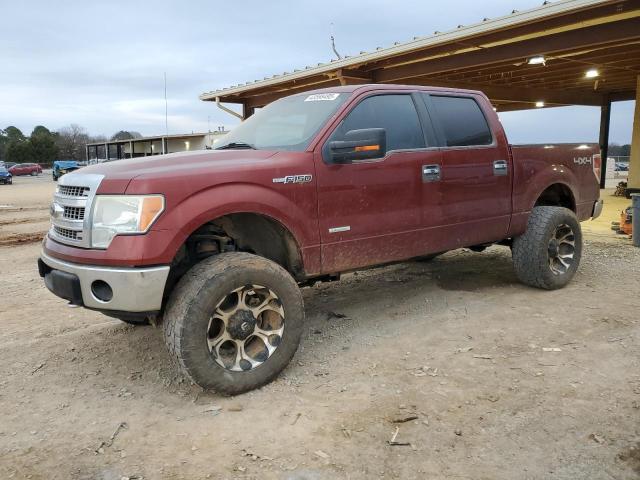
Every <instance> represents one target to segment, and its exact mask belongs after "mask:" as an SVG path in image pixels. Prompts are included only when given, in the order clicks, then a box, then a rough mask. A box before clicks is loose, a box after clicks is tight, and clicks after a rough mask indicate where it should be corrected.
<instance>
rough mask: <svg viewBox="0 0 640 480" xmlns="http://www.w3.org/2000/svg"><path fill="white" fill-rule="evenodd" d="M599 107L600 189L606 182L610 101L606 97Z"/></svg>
mask: <svg viewBox="0 0 640 480" xmlns="http://www.w3.org/2000/svg"><path fill="white" fill-rule="evenodd" d="M603 100H604V101H603V103H602V106H601V107H600V158H601V162H600V188H604V186H605V183H606V181H607V156H608V155H609V126H610V124H611V100H610V99H609V97H608V96H605V97H604V99H603Z"/></svg>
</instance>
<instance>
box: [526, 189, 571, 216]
mask: <svg viewBox="0 0 640 480" xmlns="http://www.w3.org/2000/svg"><path fill="white" fill-rule="evenodd" d="M542 206H546V207H565V208H568V209H569V210H571V211H573V212H575V211H576V201H575V199H574V198H573V193H571V189H570V188H569V187H567V186H566V185H564V184H562V183H555V184H553V185H550V186H549V187H547V188H546V189H545V190H544V191H543V192H542V193H541V194H540V196H539V197H538V199H537V200H536V203H535V205H534V207H542Z"/></svg>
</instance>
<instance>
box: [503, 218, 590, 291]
mask: <svg viewBox="0 0 640 480" xmlns="http://www.w3.org/2000/svg"><path fill="white" fill-rule="evenodd" d="M512 253H513V265H514V269H515V271H516V275H517V276H518V278H519V279H520V281H521V282H523V283H525V284H527V285H531V286H532V287H538V288H544V289H547V290H554V289H557V288H562V287H564V286H565V285H566V284H567V283H569V281H570V280H571V279H572V278H573V276H574V275H575V273H576V270H577V269H578V265H579V264H580V257H581V255H582V230H581V229H580V223H579V222H578V219H577V218H576V216H575V214H574V213H573V212H572V211H571V210H569V209H567V208H563V207H535V208H534V209H533V210H532V212H531V215H530V216H529V222H528V224H527V230H526V232H525V233H524V234H523V235H521V236H519V237H516V238H515V239H514V240H513V247H512Z"/></svg>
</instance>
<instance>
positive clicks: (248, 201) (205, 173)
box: [39, 85, 602, 394]
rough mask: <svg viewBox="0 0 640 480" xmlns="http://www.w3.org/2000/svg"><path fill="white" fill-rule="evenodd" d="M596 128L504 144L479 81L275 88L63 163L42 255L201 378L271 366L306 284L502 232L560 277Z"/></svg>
mask: <svg viewBox="0 0 640 480" xmlns="http://www.w3.org/2000/svg"><path fill="white" fill-rule="evenodd" d="M598 156H599V154H598V150H597V147H596V146H593V145H578V144H570V145H569V144H564V145H552V144H550V145H540V146H533V145H529V146H510V145H509V144H508V143H507V138H506V136H505V133H504V131H503V129H502V126H501V125H500V122H499V120H498V116H497V115H496V113H495V112H494V110H493V108H492V107H491V104H490V103H489V100H488V99H487V97H486V96H484V95H483V94H482V93H480V92H475V91H466V90H451V89H441V88H427V87H412V86H411V87H410V86H397V85H364V86H346V87H337V88H329V89H324V90H316V91H311V92H306V93H302V94H297V95H293V96H290V97H286V98H283V99H280V100H278V101H276V102H273V103H272V104H270V105H268V106H267V107H265V108H263V109H262V110H260V111H258V112H257V113H256V114H255V115H254V116H252V117H250V118H249V119H247V120H246V121H244V122H243V123H242V124H240V125H239V126H238V127H236V128H235V129H234V130H233V131H232V132H231V133H230V134H228V135H226V136H225V137H223V138H222V139H220V140H219V141H218V143H217V144H216V147H215V149H214V150H213V151H199V152H183V153H175V154H171V155H165V156H160V157H153V158H152V157H149V158H136V159H131V160H123V161H119V162H114V163H109V164H106V165H94V166H90V167H87V168H84V169H82V171H81V172H78V173H71V174H68V175H65V176H63V177H61V178H60V182H59V185H58V187H57V191H56V193H55V196H54V200H53V204H52V205H51V221H52V226H51V230H50V231H49V233H48V234H47V236H46V238H45V239H44V243H43V250H42V254H41V258H40V260H39V270H40V274H41V276H42V277H43V278H44V282H45V284H46V286H47V287H48V288H49V289H50V290H51V291H52V292H53V293H54V294H56V295H58V296H59V297H62V298H64V299H66V300H68V301H69V302H70V303H71V304H73V305H80V306H84V307H86V308H89V309H92V310H98V311H101V312H103V313H105V314H107V315H110V316H112V317H116V318H119V319H121V320H123V321H125V322H128V323H134V324H138V323H146V322H148V321H151V322H152V323H154V324H157V323H159V322H160V321H162V323H163V328H164V333H165V338H166V342H167V345H168V347H169V350H170V352H171V354H172V357H174V358H175V359H176V361H177V363H178V365H180V366H181V367H182V369H183V370H184V371H185V372H186V374H187V375H188V376H189V377H190V378H191V379H192V380H193V381H194V382H195V383H197V384H199V385H200V386H202V387H204V388H214V389H216V390H218V391H219V392H222V393H226V394H236V393H240V392H244V391H247V390H250V389H253V388H256V387H259V386H260V385H263V384H265V383H266V382H269V381H270V380H272V379H273V378H274V377H275V376H276V375H277V374H278V373H279V372H280V371H281V370H282V369H283V368H284V367H285V366H286V365H287V363H288V362H289V361H290V360H291V358H292V357H293V355H294V353H295V351H296V349H297V347H298V343H299V341H300V335H301V333H302V330H303V321H304V308H303V302H302V296H301V294H300V291H299V286H301V285H307V284H310V283H313V282H316V281H323V280H335V279H337V278H338V277H339V275H340V273H342V272H346V271H351V270H356V269H360V268H365V267H370V266H373V265H380V264H385V263H390V262H400V261H404V260H408V259H412V258H421V257H422V258H425V259H428V258H430V257H433V256H435V255H437V254H440V253H442V252H446V251H448V250H452V249H456V248H462V247H469V248H472V249H474V250H482V249H484V248H485V247H487V246H488V245H491V244H496V243H497V244H501V245H505V246H509V247H510V248H511V250H512V253H513V261H514V267H515V272H516V274H517V277H518V278H519V279H520V280H521V281H522V282H524V283H526V284H527V285H531V286H534V287H539V288H544V289H555V288H560V287H562V286H564V285H566V284H567V282H569V281H570V279H571V278H572V277H573V275H574V273H575V272H576V269H577V268H578V263H579V261H580V255H581V250H582V235H581V230H580V223H579V222H581V221H583V220H586V219H589V218H592V217H596V216H598V215H599V214H600V211H601V208H602V203H601V201H600V200H599V199H598V198H599V189H598V182H597V179H596V174H595V171H596V167H597V166H596V165H595V163H596V159H597V158H598Z"/></svg>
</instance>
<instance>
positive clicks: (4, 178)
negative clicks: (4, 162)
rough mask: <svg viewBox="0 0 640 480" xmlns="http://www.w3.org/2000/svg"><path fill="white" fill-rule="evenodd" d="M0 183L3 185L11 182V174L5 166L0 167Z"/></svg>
mask: <svg viewBox="0 0 640 480" xmlns="http://www.w3.org/2000/svg"><path fill="white" fill-rule="evenodd" d="M0 183H1V184H3V185H11V184H12V183H13V175H11V173H9V170H7V169H6V168H5V167H0Z"/></svg>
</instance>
